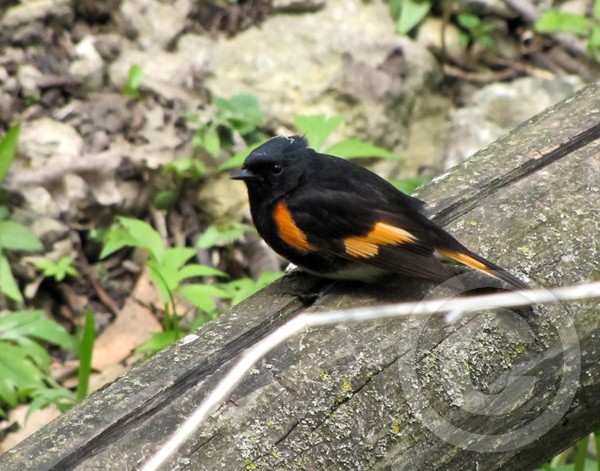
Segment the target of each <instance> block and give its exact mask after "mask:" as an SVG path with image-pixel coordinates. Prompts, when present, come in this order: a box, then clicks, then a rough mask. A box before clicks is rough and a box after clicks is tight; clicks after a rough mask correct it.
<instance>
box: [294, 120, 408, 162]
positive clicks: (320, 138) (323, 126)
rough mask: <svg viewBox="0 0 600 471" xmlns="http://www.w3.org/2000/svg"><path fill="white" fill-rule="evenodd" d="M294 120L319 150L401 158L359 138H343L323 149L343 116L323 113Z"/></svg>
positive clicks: (350, 156) (346, 155)
mask: <svg viewBox="0 0 600 471" xmlns="http://www.w3.org/2000/svg"><path fill="white" fill-rule="evenodd" d="M294 122H295V123H296V126H298V129H299V130H300V132H301V133H303V134H304V136H305V137H306V139H307V140H308V142H309V143H310V145H311V146H312V147H313V148H315V149H316V150H318V151H321V152H326V153H328V154H333V155H337V156H338V157H342V158H345V159H355V158H364V157H384V158H386V159H400V157H399V156H398V155H396V154H394V153H393V152H390V151H389V150H387V149H384V148H383V147H379V146H376V145H373V144H370V143H368V142H365V141H361V140H359V139H343V140H341V141H338V142H336V143H335V144H333V145H332V146H329V147H327V148H326V149H323V146H324V145H325V142H326V141H327V139H329V137H330V136H331V134H333V133H334V132H335V130H336V129H337V128H338V127H339V126H340V124H341V123H342V117H341V116H332V117H330V118H328V117H326V116H325V115H322V114H320V115H313V116H295V117H294Z"/></svg>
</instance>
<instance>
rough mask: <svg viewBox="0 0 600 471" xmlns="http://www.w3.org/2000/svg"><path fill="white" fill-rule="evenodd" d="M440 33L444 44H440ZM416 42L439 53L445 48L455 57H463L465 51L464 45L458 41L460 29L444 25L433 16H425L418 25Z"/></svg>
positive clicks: (449, 24) (452, 25)
mask: <svg viewBox="0 0 600 471" xmlns="http://www.w3.org/2000/svg"><path fill="white" fill-rule="evenodd" d="M442 32H443V33H444V40H445V41H444V43H442ZM417 42H418V43H419V44H422V45H423V46H425V47H427V48H432V49H433V50H436V51H441V50H442V49H443V47H445V48H446V51H447V52H449V53H450V54H452V55H453V56H457V57H463V56H464V55H465V51H466V45H465V44H463V43H462V42H461V40H460V29H458V28H457V27H456V26H455V25H454V24H452V23H448V24H446V25H444V20H442V19H441V18H436V17H434V16H427V17H426V18H425V19H424V20H423V22H422V23H421V24H420V25H419V29H418V31H417Z"/></svg>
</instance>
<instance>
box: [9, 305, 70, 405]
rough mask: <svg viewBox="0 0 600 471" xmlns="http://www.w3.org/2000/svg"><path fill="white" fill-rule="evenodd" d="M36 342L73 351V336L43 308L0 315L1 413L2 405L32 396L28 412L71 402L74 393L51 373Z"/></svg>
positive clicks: (40, 346)
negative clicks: (47, 314)
mask: <svg viewBox="0 0 600 471" xmlns="http://www.w3.org/2000/svg"><path fill="white" fill-rule="evenodd" d="M39 342H48V343H51V344H53V345H58V346H60V347H63V348H66V349H69V350H73V349H74V343H73V338H72V337H71V336H70V335H69V334H68V333H67V332H66V331H65V329H64V328H63V327H62V326H61V325H60V324H58V323H57V322H55V321H52V320H50V319H47V318H46V317H44V315H43V311H31V310H28V311H15V312H12V313H10V314H8V315H5V316H4V317H0V403H1V404H2V406H1V407H0V416H4V415H5V409H4V408H5V407H6V406H8V407H15V406H16V405H17V403H18V402H19V401H20V400H23V399H25V398H31V399H33V400H32V402H31V404H30V405H29V409H28V414H30V413H31V412H33V411H35V410H37V409H40V408H42V407H46V406H47V405H48V404H51V403H54V404H56V405H57V407H58V408H59V409H60V410H63V411H64V410H66V409H67V408H69V407H70V406H71V405H72V404H73V394H72V393H71V392H70V391H68V390H66V389H64V388H62V387H61V386H60V385H58V384H57V383H56V382H55V381H54V380H53V379H52V378H51V377H50V376H49V368H50V355H49V354H48V352H47V351H46V350H45V349H44V348H43V347H42V345H40V343H39Z"/></svg>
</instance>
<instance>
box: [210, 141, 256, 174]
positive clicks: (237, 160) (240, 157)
mask: <svg viewBox="0 0 600 471" xmlns="http://www.w3.org/2000/svg"><path fill="white" fill-rule="evenodd" d="M260 144H261V143H256V144H252V145H251V146H250V147H248V148H247V149H244V150H243V151H241V152H238V153H237V154H234V155H233V156H232V157H231V158H229V159H227V160H226V161H225V162H223V163H222V164H221V165H219V168H218V170H219V172H223V171H225V170H231V169H232V168H237V167H241V166H242V164H243V163H244V160H246V157H248V155H250V152H252V151H253V150H254V149H256V148H257V147H258V146H259V145H260Z"/></svg>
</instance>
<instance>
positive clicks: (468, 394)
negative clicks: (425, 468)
mask: <svg viewBox="0 0 600 471" xmlns="http://www.w3.org/2000/svg"><path fill="white" fill-rule="evenodd" d="M472 283H473V279H472V276H470V275H468V274H462V275H458V276H456V277H453V278H452V279H450V280H448V281H447V282H445V283H443V284H442V285H439V287H440V288H445V287H448V286H451V287H453V291H454V292H455V294H454V296H458V295H460V294H462V293H461V292H457V291H456V286H460V285H463V286H469V287H470V288H471V287H472ZM481 283H483V285H481V286H478V287H479V288H486V286H485V285H484V284H485V281H482V282H481ZM487 287H488V288H489V287H491V286H487ZM435 291H437V290H435ZM464 291H467V290H466V289H465V290H464ZM519 296H523V297H525V298H526V299H527V293H526V292H522V293H519ZM433 297H439V295H436V294H435V293H434V292H433V293H430V294H429V295H428V296H427V297H426V298H424V299H423V301H427V300H429V299H431V298H433ZM446 297H447V296H446ZM557 304H559V305H561V304H560V303H558V300H557ZM562 307H563V309H562V310H561V311H562V312H561V314H560V315H558V316H556V318H554V319H551V318H550V317H544V318H543V319H539V318H538V319H537V320H538V321H539V320H541V321H542V322H544V323H546V327H545V328H546V330H548V326H549V325H551V326H552V328H554V330H555V332H556V334H557V337H558V338H557V339H554V340H555V341H554V342H553V344H552V345H551V346H550V347H549V348H545V349H543V351H542V352H539V353H538V354H537V356H536V358H535V359H533V360H532V361H531V362H529V363H527V362H525V364H521V365H519V364H518V363H517V364H516V365H510V364H507V365H506V367H507V368H508V370H507V371H506V372H505V374H504V375H502V377H503V379H504V382H503V383H502V384H501V385H500V386H501V387H499V388H498V384H496V385H495V386H496V388H495V389H496V390H495V391H494V392H491V393H488V392H483V391H481V390H480V389H479V388H477V387H475V385H474V384H473V382H472V380H469V381H467V380H466V379H465V378H466V376H470V375H469V374H466V373H465V372H460V371H457V369H456V368H455V369H453V370H452V371H450V373H449V374H448V375H446V376H447V378H446V383H448V381H451V382H452V384H451V385H448V384H446V385H445V386H444V389H446V391H444V392H445V396H444V397H443V398H442V401H443V402H444V404H445V405H444V407H446V408H447V409H448V412H449V413H448V415H452V414H453V415H454V416H455V418H456V415H457V414H456V410H457V408H459V409H460V410H461V411H462V412H463V413H465V414H468V415H469V416H470V417H473V416H476V421H478V422H479V423H481V422H482V421H484V422H483V423H485V421H486V420H489V424H490V426H489V428H490V433H478V432H473V431H470V430H465V427H464V426H462V427H461V426H459V425H456V424H455V423H453V422H452V420H450V419H449V418H447V417H445V416H444V415H442V414H441V413H440V412H438V411H437V410H436V408H435V407H434V406H433V404H432V403H431V400H430V399H429V397H428V395H427V393H426V390H425V389H426V388H427V385H426V384H422V383H423V382H422V381H421V379H420V377H419V372H418V369H419V368H420V366H422V362H421V360H422V358H421V359H420V358H418V357H417V354H418V353H420V350H419V342H420V341H421V340H423V339H425V340H427V335H425V334H424V330H425V328H426V327H427V325H428V324H429V322H430V321H431V320H432V319H438V321H439V319H440V314H432V315H429V316H423V315H415V316H413V317H411V319H412V320H413V322H414V323H415V326H416V330H415V331H414V332H413V335H411V336H410V337H409V338H407V339H406V342H407V343H408V349H407V350H404V351H405V352H406V353H405V354H404V355H403V356H402V358H401V359H400V361H399V368H400V375H399V379H400V383H401V386H402V390H403V394H404V397H405V399H406V401H407V404H408V405H409V407H410V410H411V412H412V414H413V415H414V416H415V417H416V418H417V419H418V420H419V421H420V422H421V424H422V425H423V426H424V427H426V428H427V429H429V430H430V431H431V432H433V433H434V434H435V435H436V436H438V437H439V438H440V439H442V440H444V441H445V442H447V443H449V444H451V445H454V446H456V447H460V448H462V449H464V450H469V451H474V452H480V453H492V452H504V451H509V450H514V449H517V448H520V447H523V446H525V445H528V444H530V443H532V442H533V441H535V440H537V439H539V438H540V437H542V436H543V435H544V434H546V433H547V432H548V431H549V430H550V429H551V428H552V427H554V426H555V425H556V424H557V423H559V422H560V421H561V419H562V418H563V417H564V415H565V413H566V412H567V411H568V409H569V407H570V405H571V403H572V402H573V398H574V397H575V393H576V391H577V388H578V386H579V378H580V373H581V351H580V345H579V338H578V336H577V332H576V330H575V327H574V325H573V322H572V319H571V317H570V315H569V312H568V310H567V309H566V308H565V307H564V306H562ZM442 309H443V307H442ZM482 310H485V308H482V309H481V310H478V312H479V311H482ZM478 312H476V313H470V314H467V313H464V314H463V316H461V317H460V318H459V321H460V322H462V323H464V322H468V321H469V319H468V316H469V315H470V316H478V315H480V314H478ZM494 312H496V315H498V316H500V315H502V316H503V317H504V319H507V318H508V319H509V320H510V321H511V322H512V324H511V325H512V327H513V332H511V334H512V335H513V336H515V335H516V338H518V339H519V340H520V341H521V342H522V343H530V342H531V341H532V339H533V338H534V337H535V335H534V334H532V333H531V328H530V326H529V323H528V322H527V321H526V320H525V319H524V318H523V316H522V315H520V314H518V313H515V312H513V311H509V310H507V309H503V310H502V314H497V312H498V310H497V309H496V310H494ZM539 315H540V314H539V313H536V314H535V316H539ZM542 315H543V314H542ZM465 316H467V318H465ZM505 325H506V322H505ZM464 332H466V330H465V331H464ZM483 335H485V334H483ZM453 337H454V338H453ZM449 339H452V340H453V341H457V342H458V345H459V346H463V345H468V344H469V342H471V341H473V338H469V337H468V335H467V334H463V329H462V328H458V329H456V330H455V331H454V332H453V333H452V334H451V335H450V336H448V337H447V338H446V339H445V340H448V341H450V340H449ZM425 350H428V351H432V350H431V349H430V348H427V347H426V348H425ZM557 356H562V368H557V371H560V370H562V375H561V378H560V384H559V385H558V387H557V388H553V390H554V391H556V392H555V394H554V397H553V398H552V400H551V401H550V403H549V404H547V406H546V407H545V409H544V410H543V411H542V412H540V411H539V406H540V404H541V403H542V402H544V401H540V400H539V399H540V398H533V394H534V390H535V386H536V382H537V381H539V378H538V377H536V376H535V375H527V374H523V373H526V370H528V369H530V367H531V366H534V365H535V364H539V363H540V362H542V361H545V360H549V359H551V358H556V357H557ZM449 363H451V362H449ZM442 365H446V364H445V363H442ZM446 366H451V365H446ZM513 366H514V367H518V366H520V367H521V368H520V370H521V371H516V369H515V371H512V370H511V368H512V367H513ZM438 379H439V378H438ZM449 389H450V391H449ZM438 392H439V391H438ZM438 396H439V395H438ZM545 399H547V397H546V398H545ZM528 401H529V403H528ZM436 402H437V401H436ZM520 407H523V408H527V407H531V410H529V411H526V412H524V413H522V416H521V417H520V419H519V420H516V419H515V418H514V417H512V418H511V419H510V420H511V421H512V422H510V426H511V428H510V430H508V431H506V432H503V433H494V430H495V428H497V426H498V424H499V423H501V422H502V418H503V417H509V414H514V413H515V411H516V410H517V409H519V408H520ZM483 428H485V425H484V427H483ZM479 430H481V427H479Z"/></svg>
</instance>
